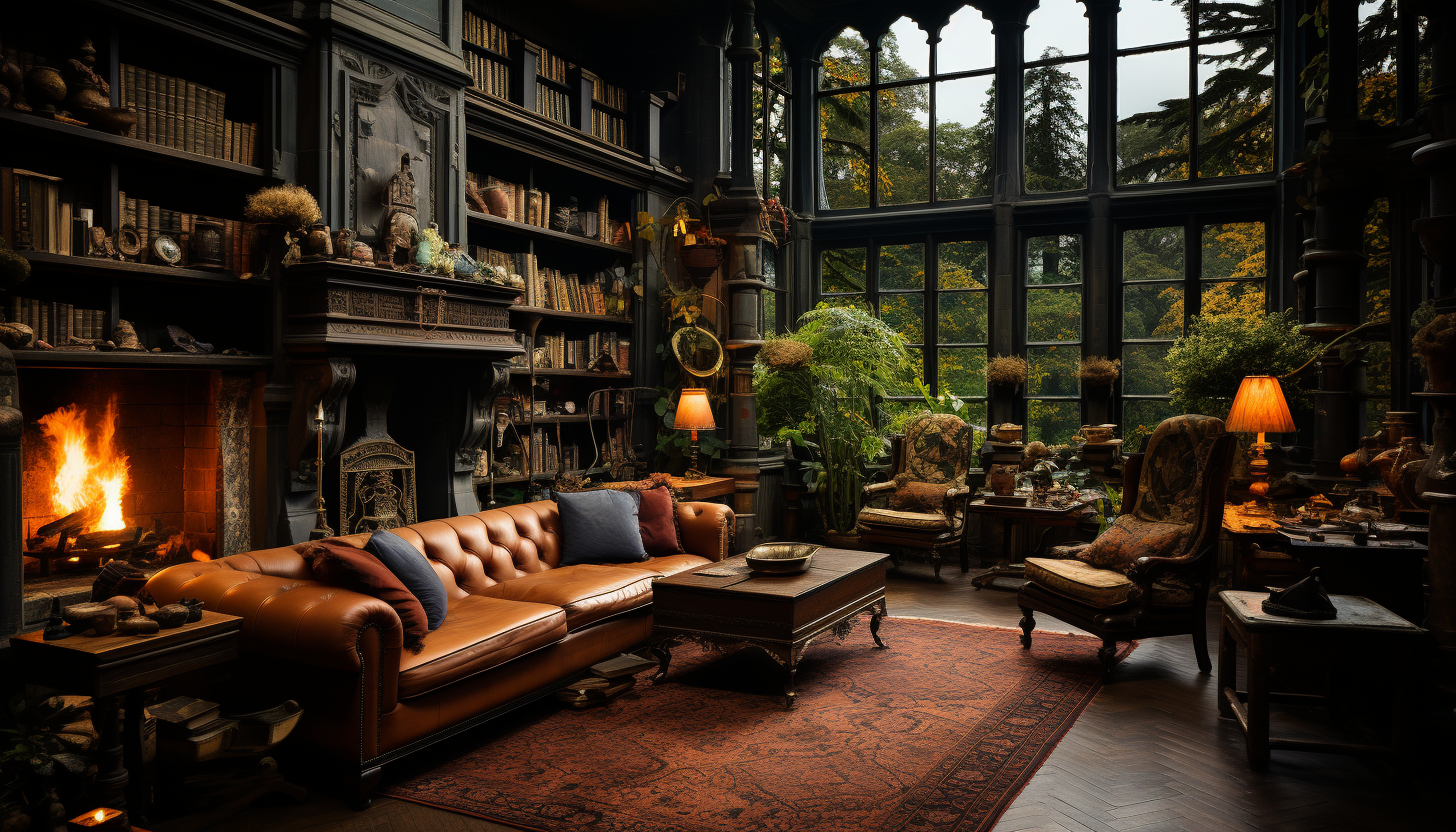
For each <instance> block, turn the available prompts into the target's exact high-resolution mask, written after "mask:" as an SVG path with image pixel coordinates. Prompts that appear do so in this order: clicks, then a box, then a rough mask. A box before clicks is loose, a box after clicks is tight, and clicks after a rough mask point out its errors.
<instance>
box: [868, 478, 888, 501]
mask: <svg viewBox="0 0 1456 832" xmlns="http://www.w3.org/2000/svg"><path fill="white" fill-rule="evenodd" d="M894 490H895V481H894V480H886V481H885V482H872V483H869V484H867V485H866V486H865V487H864V495H865V496H866V497H868V496H870V495H872V494H878V493H880V492H881V491H894Z"/></svg>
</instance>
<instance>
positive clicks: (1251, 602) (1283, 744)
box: [1218, 590, 1426, 771]
mask: <svg viewBox="0 0 1456 832" xmlns="http://www.w3.org/2000/svg"><path fill="white" fill-rule="evenodd" d="M1268 597H1269V593H1267V592H1240V591H1235V590H1225V591H1223V592H1220V593H1219V594H1218V598H1219V600H1220V601H1222V602H1223V626H1222V627H1221V628H1220V633H1219V648H1218V688H1219V698H1218V714H1219V716H1221V717H1224V718H1226V719H1236V720H1238V723H1239V727H1240V728H1241V729H1243V732H1244V738H1245V742H1246V746H1247V751H1248V756H1249V767H1250V768H1252V769H1255V770H1259V771H1262V770H1264V769H1265V768H1268V766H1269V752H1270V751H1271V750H1272V749H1288V750H1291V751H1318V752H1334V753H1347V754H1371V753H1374V754H1391V755H1394V754H1397V753H1398V752H1399V751H1401V750H1402V747H1403V745H1404V742H1405V731H1406V728H1405V723H1404V716H1405V715H1404V711H1405V706H1406V699H1407V698H1408V696H1409V693H1410V691H1411V690H1412V689H1413V685H1412V684H1411V683H1410V679H1409V674H1410V671H1411V668H1413V667H1415V666H1416V665H1417V662H1416V660H1415V654H1416V651H1417V650H1418V648H1419V647H1420V642H1421V638H1420V637H1421V636H1423V635H1425V632H1426V631H1425V630H1424V629H1422V628H1420V627H1417V626H1416V625H1414V624H1412V623H1410V622H1409V621H1406V620H1405V619H1403V618H1401V617H1400V616H1398V615H1396V614H1395V613H1393V612H1391V611H1390V610H1387V609H1386V608H1384V607H1382V606H1380V605H1379V604H1377V603H1375V602H1374V601H1371V600H1369V599H1368V598H1361V597H1359V596H1356V595H1331V596H1330V600H1331V601H1333V602H1334V605H1335V610H1336V611H1337V613H1338V615H1337V617H1335V618H1331V619H1325V620H1318V619H1315V620H1310V619H1303V618H1288V617H1285V616H1280V615H1270V614H1268V613H1266V612H1264V610H1263V607H1262V606H1261V602H1263V600H1264V599H1266V598H1268ZM1284 641H1288V642H1297V643H1298V645H1299V646H1300V647H1301V649H1306V648H1312V649H1318V650H1324V651H1329V652H1331V653H1333V652H1334V651H1339V655H1341V656H1346V657H1355V658H1358V659H1359V660H1360V661H1361V662H1362V664H1368V665H1373V666H1372V667H1369V668H1365V670H1366V672H1382V673H1386V674H1389V676H1388V679H1389V681H1388V683H1387V685H1386V687H1387V688H1388V689H1389V690H1391V691H1392V692H1393V696H1394V697H1395V701H1394V703H1392V708H1391V738H1390V742H1389V744H1387V745H1365V744H1358V743H1346V742H1332V741H1322V740H1307V739H1293V738H1287V737H1271V736H1270V735H1269V705H1270V703H1271V702H1294V703H1299V704H1311V703H1315V702H1319V701H1322V700H1325V699H1327V698H1328V697H1327V696H1318V695H1308V694H1291V693H1277V692H1272V691H1270V689H1269V672H1270V669H1271V666H1272V663H1273V659H1274V648H1275V645H1276V643H1279V642H1284ZM1240 647H1243V648H1244V650H1245V652H1246V665H1247V674H1246V675H1247V680H1248V682H1247V683H1248V686H1249V688H1248V690H1247V691H1241V690H1239V689H1238V651H1239V648H1240Z"/></svg>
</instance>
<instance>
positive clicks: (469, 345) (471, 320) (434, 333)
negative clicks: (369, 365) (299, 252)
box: [283, 261, 523, 358]
mask: <svg viewBox="0 0 1456 832" xmlns="http://www.w3.org/2000/svg"><path fill="white" fill-rule="evenodd" d="M284 281H285V285H286V287H287V288H286V291H287V294H288V301H287V306H286V309H287V310H288V314H287V318H286V320H285V323H284V328H283V341H284V343H285V344H286V345H287V346H289V347H293V348H296V347H310V346H313V347H329V346H348V347H359V346H363V347H377V348H385V349H406V350H429V351H432V352H433V351H441V350H445V351H456V350H471V351H480V350H489V351H491V352H492V353H495V355H494V356H492V357H499V358H509V357H510V356H513V355H519V354H520V353H521V352H522V351H523V348H522V347H521V345H520V344H518V343H517V342H516V339H515V334H514V333H515V330H514V329H512V328H511V323H510V315H509V313H508V312H507V310H508V309H509V308H510V306H511V304H512V303H513V302H514V301H515V300H516V298H517V297H519V296H520V290H519V289H512V288H509V287H504V286H497V285H495V284H492V283H475V282H473V281H469V280H456V279H453V278H448V277H440V276H437V275H428V274H414V273H411V272H396V271H393V270H391V269H386V268H378V267H374V266H364V265H357V264H353V263H345V262H340V261H325V262H321V263H304V264H300V265H297V266H292V267H290V268H289V269H288V270H287V271H286V272H285V273H284Z"/></svg>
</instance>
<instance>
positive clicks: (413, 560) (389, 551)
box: [364, 529, 448, 630]
mask: <svg viewBox="0 0 1456 832" xmlns="http://www.w3.org/2000/svg"><path fill="white" fill-rule="evenodd" d="M364 551H366V552H368V553H369V554H371V555H373V556H374V557H376V558H379V562H380V563H382V564H384V565H385V566H387V567H389V571H391V572H393V573H394V577H396V578H399V582H400V583H402V584H404V586H405V589H408V590H409V591H410V592H411V593H412V594H413V595H414V596H415V597H416V598H418V599H419V602H420V606H422V607H424V608H425V617H426V618H427V619H429V621H430V629H431V630H434V629H436V628H438V627H439V626H440V625H441V624H443V623H444V622H445V613H446V610H447V609H448V608H447V606H446V601H445V584H444V582H442V581H441V580H440V576H439V575H437V574H435V567H433V566H431V565H430V561H429V560H428V559H427V558H426V557H425V556H424V554H423V553H421V552H420V550H419V549H416V548H415V547H413V546H411V545H409V544H408V543H406V542H405V541H404V538H402V537H400V536H399V535H397V534H394V533H393V532H389V531H384V530H382V529H381V530H380V531H377V532H375V533H374V534H371V535H369V542H368V543H365V544H364Z"/></svg>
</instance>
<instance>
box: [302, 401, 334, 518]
mask: <svg viewBox="0 0 1456 832" xmlns="http://www.w3.org/2000/svg"><path fill="white" fill-rule="evenodd" d="M314 432H315V433H316V434H318V450H317V453H316V456H315V459H314V469H315V470H316V471H317V472H318V494H317V496H316V497H315V498H314V512H315V514H316V515H317V516H316V518H315V519H314V525H313V530H312V531H310V532H309V533H308V538H309V540H323V539H324V538H326V537H333V536H334V530H333V529H331V528H329V514H328V511H327V509H326V508H325V506H324V400H323V399H319V403H318V415H317V416H315V417H314Z"/></svg>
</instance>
